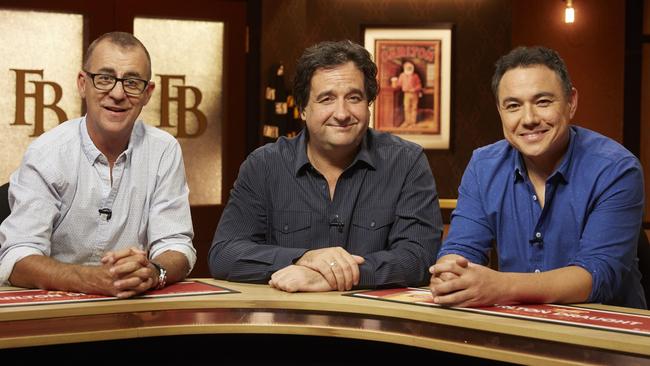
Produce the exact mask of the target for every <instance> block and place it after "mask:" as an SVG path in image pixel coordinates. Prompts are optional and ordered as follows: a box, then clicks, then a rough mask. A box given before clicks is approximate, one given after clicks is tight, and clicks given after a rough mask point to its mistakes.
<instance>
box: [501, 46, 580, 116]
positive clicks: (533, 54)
mask: <svg viewBox="0 0 650 366" xmlns="http://www.w3.org/2000/svg"><path fill="white" fill-rule="evenodd" d="M536 65H543V66H546V67H548V68H549V69H551V70H553V71H554V72H555V73H556V74H557V76H559V77H560V80H561V81H562V89H563V90H564V94H565V96H566V97H568V96H570V95H571V89H573V84H571V77H570V76H569V71H568V70H567V67H566V64H565V63H564V61H563V60H562V58H561V57H560V55H559V54H558V53H557V52H556V51H554V50H552V49H550V48H546V47H542V46H534V47H517V48H515V49H514V50H512V51H510V52H509V53H508V54H507V55H504V56H502V57H501V58H499V60H498V61H497V62H496V63H495V64H494V66H495V70H494V75H492V93H494V97H495V98H496V99H497V103H498V101H499V83H500V82H501V78H503V75H504V74H505V73H506V72H507V71H508V70H511V69H515V68H517V67H530V66H536Z"/></svg>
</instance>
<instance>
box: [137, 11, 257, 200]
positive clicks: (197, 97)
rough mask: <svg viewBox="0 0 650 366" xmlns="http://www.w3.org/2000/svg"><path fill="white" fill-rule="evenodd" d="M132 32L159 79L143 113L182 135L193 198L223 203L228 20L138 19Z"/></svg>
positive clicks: (148, 120)
mask: <svg viewBox="0 0 650 366" xmlns="http://www.w3.org/2000/svg"><path fill="white" fill-rule="evenodd" d="M133 33H134V35H135V36H136V37H138V39H140V40H141V41H142V43H144V45H145V46H146V47H147V49H148V50H149V53H150V54H151V59H152V68H153V77H152V79H153V81H154V82H155V83H156V89H155V91H154V94H153V96H152V98H151V100H150V101H149V104H148V105H147V106H146V107H145V108H144V109H143V111H142V114H141V116H140V117H141V118H142V119H143V120H144V121H145V122H146V123H148V124H151V125H152V126H156V127H160V128H162V129H164V130H166V131H167V132H169V133H171V134H172V135H174V136H176V137H177V138H178V140H179V142H180V144H181V147H182V149H183V156H184V160H185V168H186V172H187V178H188V184H189V187H190V203H191V204H192V205H207V204H219V203H221V180H222V179H221V176H222V174H221V169H222V163H221V160H222V151H221V139H222V124H223V119H222V118H223V106H222V90H223V84H222V69H223V67H222V66H223V23H222V22H209V21H193V20H172V19H150V18H135V20H134V25H133ZM241 82H244V80H242V81H241Z"/></svg>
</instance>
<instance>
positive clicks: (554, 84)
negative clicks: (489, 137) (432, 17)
mask: <svg viewBox="0 0 650 366" xmlns="http://www.w3.org/2000/svg"><path fill="white" fill-rule="evenodd" d="M492 89H493V92H494V95H495V97H496V99H497V109H498V110H499V115H500V116H501V121H502V124H503V133H504V135H505V139H504V140H501V141H499V142H496V143H494V144H492V145H489V146H484V147H482V148H480V149H477V150H476V151H474V154H473V156H472V159H471V161H470V162H469V165H468V167H467V169H466V170H465V174H464V175H463V179H462V182H461V185H460V188H459V189H458V205H457V207H456V209H455V210H454V212H453V214H452V219H451V228H450V231H449V235H448V236H447V238H446V239H445V243H444V244H443V246H442V249H441V251H440V253H439V259H438V262H437V263H436V265H435V266H433V267H432V268H431V273H432V274H433V276H432V278H431V291H432V293H433V296H434V301H435V302H436V303H438V304H442V305H455V306H485V305H493V304H497V303H498V304H509V303H572V302H586V301H588V302H602V303H606V304H611V305H618V306H629V307H636V308H645V307H646V303H645V299H644V293H643V289H642V288H641V283H640V278H641V274H640V272H639V268H638V264H637V258H636V251H637V240H638V235H639V232H640V225H641V217H642V215H643V201H644V199H643V173H642V171H641V165H640V163H639V161H638V159H637V158H636V157H635V156H634V155H632V154H631V153H630V152H629V151H627V150H626V149H625V148H624V147H623V146H621V145H620V144H618V143H617V142H615V141H613V140H612V139H610V138H607V137H605V136H603V135H600V134H598V133H596V132H593V131H590V130H588V129H586V128H581V127H578V126H573V125H571V124H570V121H571V119H572V118H573V115H574V113H575V111H576V108H577V106H578V91H577V90H576V89H575V88H574V87H573V86H572V84H571V79H570V78H569V73H568V71H567V69H566V65H565V64H564V62H563V61H562V59H561V58H560V56H559V55H558V54H557V53H556V52H555V51H553V50H550V49H548V48H544V47H531V48H526V47H520V48H517V49H515V50H513V51H512V52H510V53H509V54H508V55H505V56H504V57H502V58H501V59H500V60H499V61H498V62H497V64H496V71H495V73H494V77H493V79H492ZM493 241H496V243H497V245H496V250H497V253H498V259H499V270H500V271H499V272H497V271H495V270H492V269H490V268H489V267H486V266H485V264H486V263H487V258H488V252H489V250H490V249H491V247H492V243H493Z"/></svg>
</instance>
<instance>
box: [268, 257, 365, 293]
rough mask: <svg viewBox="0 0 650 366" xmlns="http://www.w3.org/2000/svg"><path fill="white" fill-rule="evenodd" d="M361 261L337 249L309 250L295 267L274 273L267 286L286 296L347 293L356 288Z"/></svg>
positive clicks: (362, 259) (361, 259) (288, 267)
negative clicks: (307, 293) (295, 293)
mask: <svg viewBox="0 0 650 366" xmlns="http://www.w3.org/2000/svg"><path fill="white" fill-rule="evenodd" d="M364 261H365V259H364V258H363V257H360V256H358V255H353V254H350V253H348V252H347V251H346V250H345V249H343V248H341V247H332V248H322V249H314V250H310V251H308V252H306V253H305V254H304V255H303V256H302V257H301V258H300V259H299V260H298V261H296V263H295V265H290V266H287V267H285V268H283V269H281V270H279V271H277V272H275V273H274V274H273V275H272V276H271V280H270V281H269V285H271V286H272V287H274V288H277V289H280V290H283V291H288V292H296V291H335V290H338V291H347V290H351V289H352V287H353V286H356V285H358V284H359V265H360V264H362V263H363V262H364Z"/></svg>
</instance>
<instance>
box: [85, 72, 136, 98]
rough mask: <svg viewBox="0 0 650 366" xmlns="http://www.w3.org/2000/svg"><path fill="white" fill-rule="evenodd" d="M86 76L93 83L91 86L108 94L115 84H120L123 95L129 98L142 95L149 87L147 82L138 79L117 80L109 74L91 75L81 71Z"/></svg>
mask: <svg viewBox="0 0 650 366" xmlns="http://www.w3.org/2000/svg"><path fill="white" fill-rule="evenodd" d="M83 72H85V73H86V75H88V76H90V79H91V80H92V81H93V86H94V87H95V88H97V89H98V90H101V91H105V92H109V91H111V90H113V88H114V87H115V85H117V82H118V81H119V82H121V83H122V89H124V93H125V94H127V95H131V96H138V95H140V94H142V93H144V90H145V89H146V88H147V85H149V81H147V80H142V79H138V78H118V77H115V76H113V75H110V74H93V73H92V72H88V71H86V70H83Z"/></svg>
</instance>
